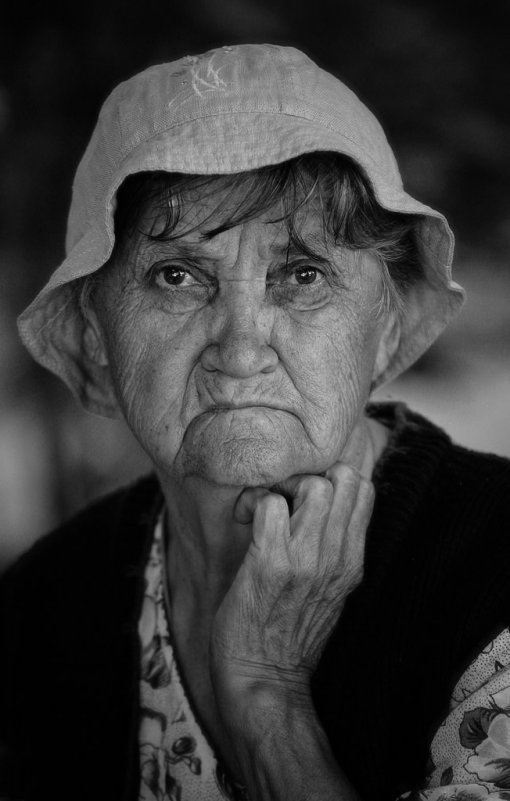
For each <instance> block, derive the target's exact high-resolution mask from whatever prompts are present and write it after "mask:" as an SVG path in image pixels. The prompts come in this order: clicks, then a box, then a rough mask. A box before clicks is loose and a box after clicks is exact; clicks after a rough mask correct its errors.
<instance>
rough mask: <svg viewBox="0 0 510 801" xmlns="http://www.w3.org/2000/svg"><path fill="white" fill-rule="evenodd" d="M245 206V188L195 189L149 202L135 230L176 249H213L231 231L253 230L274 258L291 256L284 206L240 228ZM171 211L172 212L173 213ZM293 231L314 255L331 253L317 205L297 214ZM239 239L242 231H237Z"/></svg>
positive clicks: (276, 206) (246, 219) (256, 213)
mask: <svg viewBox="0 0 510 801" xmlns="http://www.w3.org/2000/svg"><path fill="white" fill-rule="evenodd" d="M243 202H246V192H243V190H242V187H241V188H240V187H236V188H234V189H233V190H232V189H229V188H228V187H225V186H222V185H221V184H219V185H218V186H217V187H214V185H213V187H211V186H208V187H207V190H206V191H200V189H194V188H191V189H189V190H186V191H184V192H181V193H179V196H178V199H177V198H175V197H172V196H170V197H166V198H164V197H159V198H158V197H153V198H151V199H149V200H148V201H147V203H146V204H145V205H144V207H143V210H142V212H141V214H140V218H139V221H138V225H137V229H138V231H140V232H142V234H145V235H148V236H149V237H150V238H154V239H161V240H163V241H164V240H165V239H168V240H169V241H172V242H174V244H175V245H177V244H178V243H179V242H181V243H182V244H183V245H186V246H189V245H197V246H198V245H204V244H207V243H211V245H214V244H215V243H217V242H220V241H221V235H222V234H223V233H228V231H229V230H233V229H236V228H237V229H240V228H244V229H246V228H249V229H250V230H251V231H257V234H258V238H259V240H260V241H263V242H265V243H266V244H267V247H268V249H270V250H271V251H275V252H281V251H284V250H287V249H288V247H289V244H294V245H295V244H296V243H295V242H292V243H291V241H290V240H291V239H292V237H291V235H290V232H289V225H288V211H287V210H286V209H285V205H284V202H283V200H281V199H280V200H277V201H276V202H275V203H274V204H273V205H272V206H270V207H269V208H262V209H261V210H259V211H255V210H253V211H251V212H250V213H249V214H247V215H246V216H245V217H243V218H242V219H241V221H240V222H239V223H237V222H236V220H237V219H238V218H239V209H240V207H241V204H242V203H243ZM172 205H174V208H173V209H172ZM177 206H178V213H177V214H176V219H177V222H176V224H175V226H174V227H173V228H172V230H171V233H170V234H169V236H168V237H165V235H164V233H165V230H166V229H167V226H168V218H169V213H170V214H171V213H172V211H175V209H176V208H177ZM293 227H295V228H296V229H298V230H299V237H300V239H302V240H303V242H304V243H305V244H306V245H307V247H310V249H313V250H317V251H320V250H328V244H332V243H331V242H328V240H329V239H330V237H329V236H328V234H327V232H326V230H325V225H324V218H323V214H322V212H321V210H320V209H319V207H318V204H317V203H316V202H315V201H314V200H311V201H309V202H306V203H304V204H303V205H302V206H301V207H300V208H298V209H297V210H296V211H295V212H294V213H293ZM238 233H239V231H238Z"/></svg>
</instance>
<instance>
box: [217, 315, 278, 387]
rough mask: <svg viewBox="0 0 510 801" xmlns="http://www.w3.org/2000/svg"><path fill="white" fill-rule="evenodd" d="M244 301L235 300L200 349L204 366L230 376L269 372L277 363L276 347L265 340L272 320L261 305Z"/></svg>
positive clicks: (267, 337)
mask: <svg viewBox="0 0 510 801" xmlns="http://www.w3.org/2000/svg"><path fill="white" fill-rule="evenodd" d="M254 305H256V304H252V305H249V304H247V303H246V302H239V303H238V304H234V307H233V308H232V307H231V308H230V310H229V311H228V312H227V313H226V315H225V317H224V319H223V320H222V321H221V324H220V326H219V328H218V329H217V335H216V336H215V337H214V339H213V341H212V342H211V343H210V344H209V345H208V346H207V347H206V348H205V349H204V351H203V353H202V359H201V361H202V366H203V367H204V368H205V369H206V370H210V371H214V370H219V371H221V372H223V373H225V374H226V375H229V376H231V377H233V378H249V377H250V376H254V375H257V374H258V373H270V372H272V371H273V370H274V369H275V368H276V365H277V364H278V355H277V353H276V351H275V350H274V349H273V348H272V347H271V346H270V345H269V344H268V341H269V337H270V333H271V323H270V321H269V320H268V319H267V317H268V315H267V312H266V313H264V309H260V308H259V309H258V310H257V309H255V308H254Z"/></svg>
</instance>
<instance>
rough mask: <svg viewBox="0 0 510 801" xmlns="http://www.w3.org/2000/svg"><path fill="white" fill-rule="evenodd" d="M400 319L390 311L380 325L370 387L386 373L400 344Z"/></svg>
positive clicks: (376, 383)
mask: <svg viewBox="0 0 510 801" xmlns="http://www.w3.org/2000/svg"><path fill="white" fill-rule="evenodd" d="M400 334H401V326H400V318H399V316H398V314H397V312H396V311H395V310H393V309H392V310H391V311H390V312H389V313H388V314H387V315H386V319H385V321H384V323H383V325H382V328H381V330H380V335H379V343H378V345H377V351H376V355H375V361H374V370H373V373H372V386H377V385H378V384H379V383H380V382H381V378H382V376H383V375H384V373H385V372H386V371H387V369H388V366H389V364H390V363H391V361H392V359H393V357H394V355H395V353H396V352H397V350H398V346H399V344H400Z"/></svg>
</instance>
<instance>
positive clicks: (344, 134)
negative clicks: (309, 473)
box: [18, 44, 464, 411]
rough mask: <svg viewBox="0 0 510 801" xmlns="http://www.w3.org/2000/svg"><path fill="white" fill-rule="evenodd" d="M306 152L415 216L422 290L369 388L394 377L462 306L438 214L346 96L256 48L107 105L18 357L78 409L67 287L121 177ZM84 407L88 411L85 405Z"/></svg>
mask: <svg viewBox="0 0 510 801" xmlns="http://www.w3.org/2000/svg"><path fill="white" fill-rule="evenodd" d="M317 151H332V152H336V153H341V154H344V155H345V156H348V157H349V158H351V159H352V160H353V161H354V162H356V164H358V165H359V166H360V167H361V169H362V171H363V172H364V174H365V176H366V177H367V178H368V180H369V182H370V184H371V186H372V188H373V191H374V194H375V197H376V199H377V201H378V202H379V204H380V205H381V206H383V207H384V208H385V209H388V210H390V211H394V212H398V213H401V214H413V215H420V218H419V220H418V222H417V224H416V239H417V243H418V249H419V257H420V259H421V262H422V265H423V270H424V275H425V280H423V281H420V282H419V283H418V284H417V285H415V286H413V288H412V290H411V293H412V296H411V297H410V298H409V300H408V302H407V304H406V311H405V314H404V317H403V320H402V332H401V339H400V344H399V347H398V349H397V351H396V353H395V354H394V356H393V358H392V360H391V361H390V363H389V365H388V367H387V369H386V371H385V372H384V374H383V375H382V376H380V379H379V382H378V383H379V384H381V383H385V382H387V381H390V380H392V379H393V378H395V377H396V376H397V375H398V374H399V373H401V372H403V371H404V370H405V369H406V368H407V367H409V365H410V364H412V363H413V362H414V361H415V360H416V359H417V358H418V357H419V356H420V355H421V354H422V353H423V352H424V351H425V350H426V349H427V348H428V347H429V346H430V345H431V344H432V342H433V341H434V340H435V339H436V338H437V337H438V336H439V334H440V333H441V331H442V330H443V329H444V327H445V326H446V325H447V324H448V322H449V321H450V320H451V319H452V318H453V317H454V316H455V315H456V313H457V312H458V311H459V309H460V307H461V305H462V302H463V297H464V293H463V290H462V289H461V287H460V286H458V284H456V283H454V282H453V281H452V279H451V262H452V256H453V235H452V232H451V230H450V228H449V226H448V223H447V221H446V219H445V218H444V216H443V215H442V214H440V213H439V212H438V211H435V210H434V209H432V208H429V207H428V206H426V205H424V204H422V203H420V202H419V201H417V200H415V199H414V198H412V197H411V196H410V195H409V194H407V192H405V191H404V188H403V185H402V180H401V177H400V174H399V170H398V166H397V163H396V160H395V157H394V155H393V152H392V150H391V148H390V146H389V144H388V142H387V139H386V136H385V134H384V132H383V130H382V128H381V126H380V124H379V123H378V121H377V120H376V118H375V117H374V115H373V114H372V113H371V112H370V111H369V110H368V108H367V107H366V106H365V105H364V104H363V103H362V102H361V101H360V100H359V99H358V98H357V97H356V95H355V94H354V93H353V92H352V91H351V90H350V89H349V88H348V87H346V86H345V85H344V84H343V83H341V82H340V81H339V80H338V79H337V78H336V77H334V76H333V75H331V74H330V73H328V72H326V71H325V70H323V69H321V68H320V67H318V66H317V65H316V64H315V63H314V62H313V61H312V60H311V59H310V58H308V56H306V55H305V54H303V53H302V52H300V51H299V50H297V49H295V48H292V47H280V46H277V45H267V44H266V45H261V44H255V45H249V44H243V45H236V46H233V47H222V48H218V49H214V50H210V51H208V52H207V53H203V54H201V55H196V56H185V57H184V58H181V59H179V60H177V61H173V62H171V63H167V64H160V65H157V66H153V67H150V68H149V69H146V70H145V71H143V72H141V73H139V74H138V75H135V76H134V77H132V78H130V79H129V80H127V81H125V82H123V83H121V84H120V85H119V86H118V87H117V88H116V89H115V90H114V91H113V92H112V93H111V95H110V96H109V97H108V98H107V100H106V101H105V103H104V105H103V107H102V109H101V111H100V114H99V118H98V121H97V125H96V127H95V130H94V132H93V134H92V138H91V140H90V143H89V145H88V147H87V149H86V151H85V153H84V155H83V158H82V160H81V162H80V164H79V166H78V169H77V172H76V176H75V180H74V184H73V194H72V201H71V207H70V213H69V219H68V227H67V237H66V254H67V255H66V258H65V260H64V261H63V263H62V264H61V265H60V267H58V269H57V270H56V271H55V272H54V273H53V275H52V276H51V277H50V279H49V281H48V283H47V284H46V286H44V288H43V289H42V290H41V292H40V293H39V294H38V295H37V297H36V298H35V300H34V301H33V302H32V303H31V304H30V306H28V308H27V309H26V310H25V311H24V312H23V313H22V314H21V316H20V318H19V320H18V325H19V331H20V335H21V338H22V340H23V342H24V344H25V345H26V347H27V348H28V350H29V351H30V353H31V354H32V355H33V357H34V358H35V359H36V360H37V361H38V362H39V363H40V364H42V365H44V366H45V367H46V368H48V369H49V370H51V371H53V372H54V373H56V374H57V375H58V376H60V378H62V379H63V380H64V381H65V383H66V384H67V385H68V386H69V388H70V389H71V391H72V392H73V394H74V395H75V396H76V397H77V398H78V399H80V400H81V401H82V402H84V403H85V386H86V382H87V380H88V379H87V371H86V370H85V368H84V365H83V355H82V354H83V347H82V341H83V331H84V320H83V318H82V314H81V311H80V308H79V302H78V298H77V293H76V291H75V290H74V288H73V282H75V281H76V280H77V279H79V278H81V277H83V276H86V275H89V274H90V273H93V272H95V271H96V270H99V269H100V268H101V267H102V266H103V265H104V264H105V262H106V261H107V260H108V258H109V256H110V255H111V252H112V249H113V246H114V211H115V205H116V192H117V190H118V188H119V186H120V185H121V184H122V182H123V181H124V180H125V178H126V177H127V176H128V175H131V174H134V173H137V172H141V171H151V170H158V171H160V170H163V171H168V172H180V173H192V174H202V175H215V174H232V173H238V172H244V171H248V170H254V169H256V168H259V167H264V166H268V165H274V164H279V163H281V162H284V161H286V160H288V159H291V158H294V157H295V156H299V155H301V154H304V153H312V152H317ZM87 408H88V409H89V410H91V411H95V409H94V408H91V403H90V401H89V402H88V403H87ZM97 411H100V409H99V408H98V409H97Z"/></svg>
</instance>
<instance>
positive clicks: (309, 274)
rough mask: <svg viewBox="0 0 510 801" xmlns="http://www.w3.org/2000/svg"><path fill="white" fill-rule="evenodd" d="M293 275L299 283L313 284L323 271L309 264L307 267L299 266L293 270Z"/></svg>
mask: <svg viewBox="0 0 510 801" xmlns="http://www.w3.org/2000/svg"><path fill="white" fill-rule="evenodd" d="M292 275H293V276H294V277H295V279H296V281H297V283H298V284H313V283H314V282H315V281H316V280H317V278H318V277H319V276H320V275H321V273H320V271H319V270H318V269H317V268H316V267H310V266H309V265H307V266H306V267H297V268H296V269H294V270H293V271H292Z"/></svg>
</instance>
